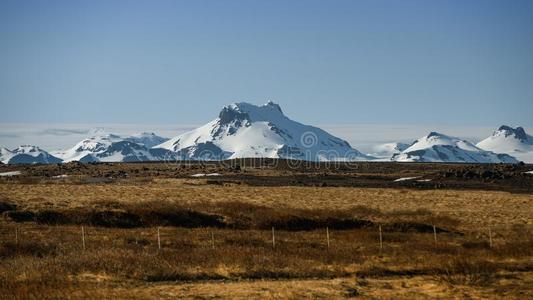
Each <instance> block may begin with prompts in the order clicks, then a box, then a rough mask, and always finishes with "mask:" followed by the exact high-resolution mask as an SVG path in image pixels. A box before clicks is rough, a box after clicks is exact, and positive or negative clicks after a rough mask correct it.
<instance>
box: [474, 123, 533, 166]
mask: <svg viewBox="0 0 533 300" xmlns="http://www.w3.org/2000/svg"><path fill="white" fill-rule="evenodd" d="M476 146H478V147H479V148H481V149H483V150H487V151H492V152H496V153H505V154H509V155H512V156H514V157H516V158H517V159H518V160H521V161H523V162H527V163H533V137H532V136H530V135H528V134H527V133H526V131H525V130H524V128H522V127H516V128H512V127H509V126H506V125H503V126H501V127H500V128H498V130H496V131H494V133H493V134H492V135H491V136H489V137H488V138H486V139H484V140H482V141H481V142H479V143H478V144H477V145H476Z"/></svg>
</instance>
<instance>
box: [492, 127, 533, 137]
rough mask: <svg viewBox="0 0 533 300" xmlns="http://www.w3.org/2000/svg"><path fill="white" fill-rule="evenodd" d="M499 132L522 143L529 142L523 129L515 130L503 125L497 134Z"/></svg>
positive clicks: (517, 128)
mask: <svg viewBox="0 0 533 300" xmlns="http://www.w3.org/2000/svg"><path fill="white" fill-rule="evenodd" d="M498 132H502V133H503V134H504V135H505V136H510V135H514V136H515V137H516V138H517V139H519V140H522V141H525V140H527V134H526V131H525V130H524V128H522V127H516V128H513V127H511V126H507V125H502V126H500V128H498V130H497V131H496V132H495V134H497V133H498Z"/></svg>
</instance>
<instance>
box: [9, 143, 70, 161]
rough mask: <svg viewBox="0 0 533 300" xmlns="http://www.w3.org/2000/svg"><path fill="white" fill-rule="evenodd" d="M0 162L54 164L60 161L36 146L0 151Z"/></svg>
mask: <svg viewBox="0 0 533 300" xmlns="http://www.w3.org/2000/svg"><path fill="white" fill-rule="evenodd" d="M0 161H2V162H3V163H4V164H37V163H39V164H55V163H60V162H61V159H59V158H57V157H55V156H53V155H50V154H49V153H48V152H46V151H44V150H42V149H41V148H39V147H37V146H29V145H24V146H20V147H18V148H16V149H14V150H8V149H6V148H1V149H0Z"/></svg>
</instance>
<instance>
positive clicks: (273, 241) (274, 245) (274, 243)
mask: <svg viewBox="0 0 533 300" xmlns="http://www.w3.org/2000/svg"><path fill="white" fill-rule="evenodd" d="M272 248H276V237H275V235H274V226H272Z"/></svg>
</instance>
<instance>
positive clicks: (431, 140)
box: [392, 132, 518, 163]
mask: <svg viewBox="0 0 533 300" xmlns="http://www.w3.org/2000/svg"><path fill="white" fill-rule="evenodd" d="M392 160H394V161H400V162H466V163H517V162H518V160H516V159H515V158H514V157H512V156H509V155H507V154H496V153H494V152H490V151H485V150H482V149H480V148H478V147H476V146H474V144H472V143H470V142H468V141H465V140H461V139H459V138H455V137H450V136H447V135H444V134H441V133H438V132H431V133H430V134H428V135H427V136H424V137H421V138H420V139H418V140H417V141H415V142H414V143H413V144H411V146H409V147H408V148H407V149H405V150H403V151H402V152H400V153H398V154H395V155H394V156H393V157H392Z"/></svg>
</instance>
